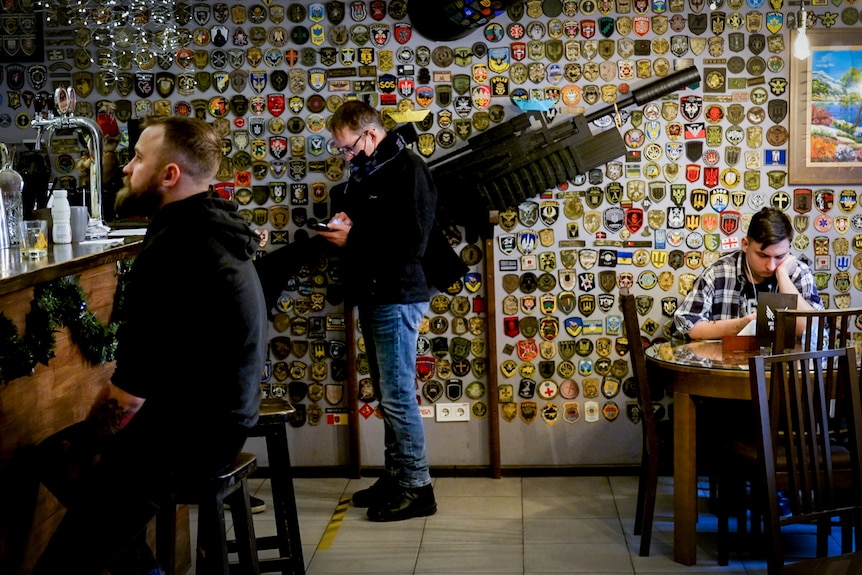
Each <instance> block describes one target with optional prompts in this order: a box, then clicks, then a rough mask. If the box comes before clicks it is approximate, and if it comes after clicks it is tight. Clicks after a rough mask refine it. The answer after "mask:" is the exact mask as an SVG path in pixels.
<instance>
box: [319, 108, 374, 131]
mask: <svg viewBox="0 0 862 575" xmlns="http://www.w3.org/2000/svg"><path fill="white" fill-rule="evenodd" d="M370 128H383V122H381V120H380V114H378V113H377V110H375V109H374V108H372V107H371V106H369V105H368V104H366V103H365V102H361V101H359V100H348V101H347V102H344V103H343V104H342V105H341V106H340V107H339V108H338V109H337V110H336V111H335V113H334V114H332V118H331V119H330V122H329V131H330V132H331V133H335V132H340V131H342V130H350V131H352V132H362V131H363V130H368V129H370Z"/></svg>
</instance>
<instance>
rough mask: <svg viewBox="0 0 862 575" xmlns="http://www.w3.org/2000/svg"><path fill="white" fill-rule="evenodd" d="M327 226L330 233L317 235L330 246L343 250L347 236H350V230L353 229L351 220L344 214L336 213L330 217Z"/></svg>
mask: <svg viewBox="0 0 862 575" xmlns="http://www.w3.org/2000/svg"><path fill="white" fill-rule="evenodd" d="M327 226H328V227H329V229H330V230H332V231H329V232H322V231H321V232H317V233H318V234H320V235H321V236H322V237H323V238H324V239H325V240H326V241H328V242H330V243H331V244H333V245H336V246H338V247H340V248H343V247H344V246H345V245H346V244H347V236H348V234H350V229H351V228H352V227H353V220H351V219H350V216H348V215H347V214H345V213H344V212H338V213H337V214H335V215H334V216H332V219H330V220H329V223H328V224H327Z"/></svg>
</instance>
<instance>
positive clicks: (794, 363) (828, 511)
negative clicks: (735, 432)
mask: <svg viewBox="0 0 862 575" xmlns="http://www.w3.org/2000/svg"><path fill="white" fill-rule="evenodd" d="M833 361H834V362H835V363H837V364H838V372H837V373H838V376H837V378H836V379H837V381H838V382H839V385H840V387H841V388H844V389H846V391H847V397H848V405H849V408H850V409H849V413H850V417H849V418H848V426H849V442H848V446H849V462H850V466H849V472H848V473H849V481H850V485H849V488H848V489H837V486H836V470H835V467H834V463H835V462H834V460H833V451H834V449H833V446H832V442H831V440H830V435H829V418H828V417H827V396H826V389H825V371H826V370H825V367H824V366H825V365H827V364H830V363H833ZM749 367H750V372H751V394H752V402H753V405H754V407H755V411H756V420H757V440H756V444H757V459H758V471H759V483H760V485H761V489H762V493H763V495H764V499H763V501H764V507H765V509H764V528H765V535H766V545H767V569H768V573H769V575H797V574H799V575H802V574H805V575H811V574H817V573H829V574H830V575H841V574H850V573H854V574H856V573H860V572H862V553H860V552H859V551H857V552H855V553H854V552H852V550H853V548H854V541H853V533H854V531H855V548H856V549H857V550H858V549H859V548H860V547H859V545H860V543H862V523H860V520H862V398H860V389H859V374H858V370H857V368H856V353H855V350H854V349H853V348H844V349H834V350H819V351H817V350H815V351H808V352H797V353H789V354H779V355H773V356H757V357H752V358H751V359H750V361H749ZM779 491H780V492H782V493H783V495H784V496H785V497H787V498H788V499H789V500H790V507H791V509H792V515H789V516H785V517H781V516H780V514H779V506H778V493H779ZM836 517H838V518H840V525H841V528H840V531H841V552H842V554H841V555H837V556H832V557H826V555H827V553H828V549H827V547H828V536H829V531H830V530H831V527H832V519H833V518H836ZM799 523H814V524H816V525H817V527H818V529H817V552H816V555H817V557H816V558H813V559H806V560H803V561H799V562H795V563H790V564H787V565H785V553H784V550H783V548H782V538H781V528H782V527H783V526H786V525H791V524H799ZM854 526H855V530H854Z"/></svg>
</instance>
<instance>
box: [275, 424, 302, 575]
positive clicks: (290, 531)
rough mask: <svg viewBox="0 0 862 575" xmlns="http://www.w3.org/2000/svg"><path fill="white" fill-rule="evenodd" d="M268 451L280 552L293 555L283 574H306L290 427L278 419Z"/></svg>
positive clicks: (284, 555)
mask: <svg viewBox="0 0 862 575" xmlns="http://www.w3.org/2000/svg"><path fill="white" fill-rule="evenodd" d="M266 451H267V455H268V457H269V470H270V482H271V485H272V499H273V506H274V507H275V524H276V532H277V533H278V538H279V541H278V551H279V553H280V555H281V556H282V557H290V559H291V561H290V563H291V567H290V569H288V570H283V571H282V574H283V575H302V574H303V573H305V560H304V559H303V557H302V539H301V538H300V535H299V518H298V517H297V511H296V493H295V491H294V489H293V472H292V471H291V467H290V451H289V448H288V444H287V430H286V428H285V424H284V422H279V423H278V424H276V425H274V426H273V429H272V430H270V431H269V432H268V433H267V434H266Z"/></svg>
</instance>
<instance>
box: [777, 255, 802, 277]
mask: <svg viewBox="0 0 862 575" xmlns="http://www.w3.org/2000/svg"><path fill="white" fill-rule="evenodd" d="M797 263H798V262H797V260H796V256H795V255H793V254H787V257H786V258H784V261H783V262H781V265H780V266H778V269H776V270H775V275H776V277H779V278H780V277H786V278H788V279H789V278H790V277H791V276H793V272H795V271H796V266H797Z"/></svg>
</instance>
